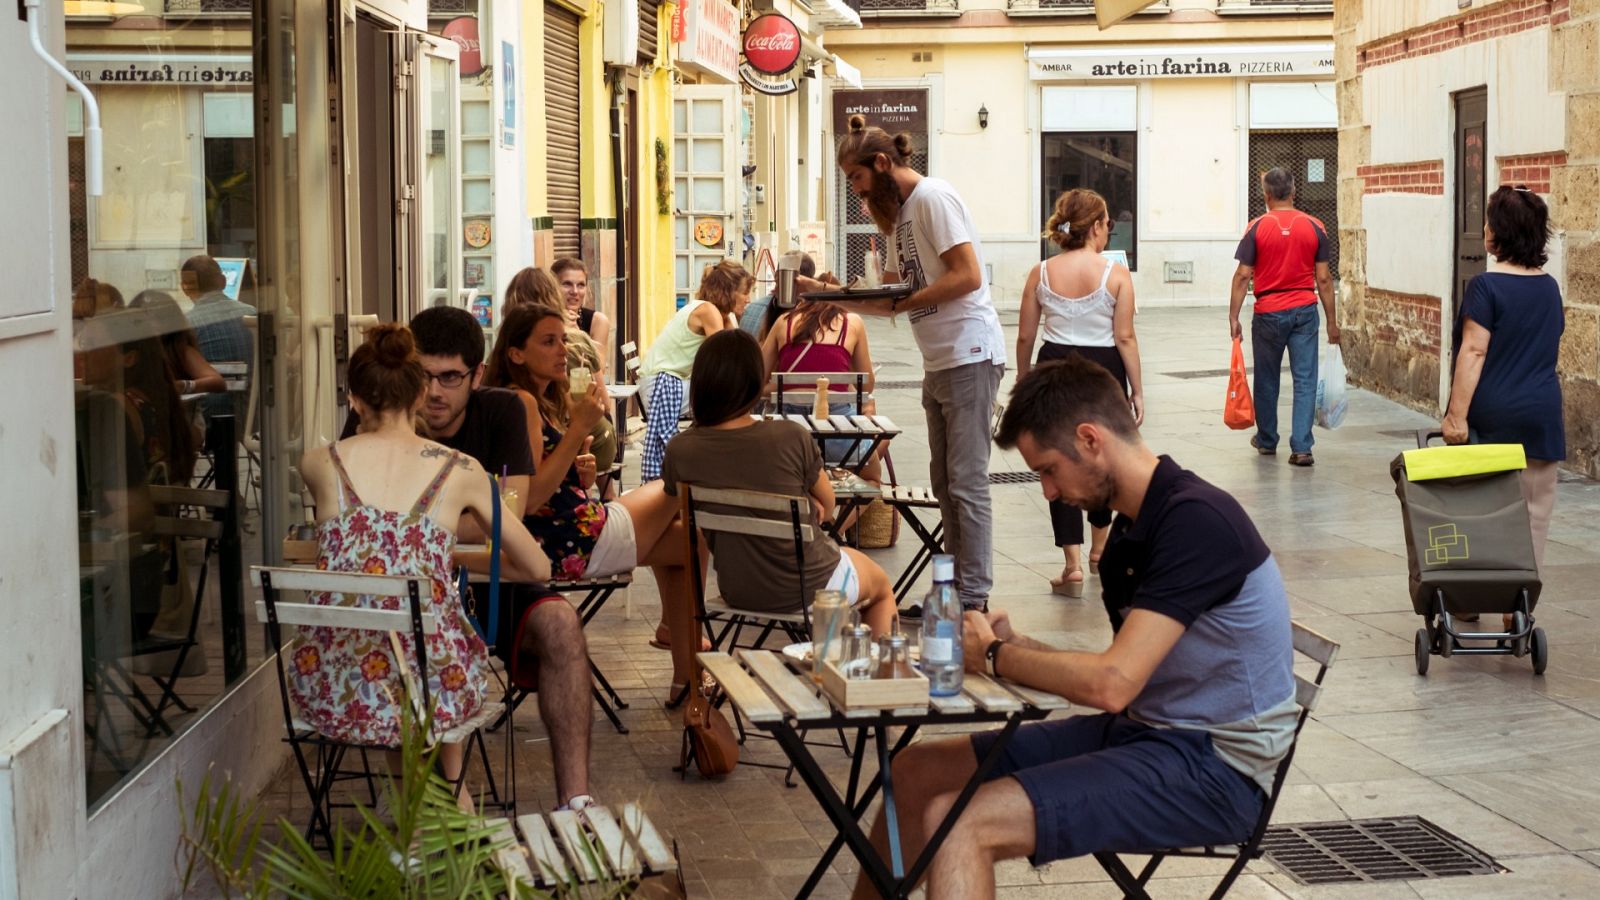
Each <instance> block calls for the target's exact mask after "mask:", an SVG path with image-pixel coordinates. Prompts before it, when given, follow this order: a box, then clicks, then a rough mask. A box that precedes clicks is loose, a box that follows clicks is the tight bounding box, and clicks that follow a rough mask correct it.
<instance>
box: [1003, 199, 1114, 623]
mask: <svg viewBox="0 0 1600 900" xmlns="http://www.w3.org/2000/svg"><path fill="white" fill-rule="evenodd" d="M1045 227H1046V229H1047V236H1048V237H1049V238H1050V240H1052V241H1054V242H1055V244H1056V246H1058V247H1060V248H1061V250H1062V252H1061V253H1059V254H1057V255H1056V256H1053V257H1051V258H1050V259H1047V260H1045V261H1044V262H1042V263H1040V264H1039V266H1038V268H1036V269H1034V270H1033V271H1032V272H1031V273H1029V275H1028V283H1027V284H1026V285H1024V286H1023V289H1022V320H1021V323H1020V324H1019V325H1018V327H1017V380H1018V381H1020V380H1022V378H1023V377H1025V376H1026V375H1027V374H1028V370H1029V368H1030V365H1029V359H1030V358H1032V356H1033V343H1034V339H1035V338H1036V337H1037V336H1038V333H1039V330H1040V326H1041V325H1042V326H1043V331H1044V345H1043V346H1042V347H1040V348H1039V357H1038V361H1037V362H1038V363H1045V362H1049V361H1050V360H1054V359H1062V358H1064V357H1066V356H1070V355H1073V354H1077V355H1079V356H1083V357H1085V358H1086V359H1089V360H1091V361H1093V362H1096V363H1099V364H1100V365H1101V366H1104V367H1105V369H1106V371H1108V372H1110V373H1111V375H1112V377H1114V378H1116V379H1117V380H1118V381H1120V382H1122V385H1123V389H1124V390H1126V391H1127V392H1128V402H1129V404H1130V406H1131V407H1132V410H1133V418H1134V421H1135V422H1137V423H1141V424H1142V423H1143V422H1144V384H1143V379H1142V377H1141V374H1140V370H1139V340H1138V338H1137V337H1136V336H1135V335H1134V333H1133V279H1132V276H1130V275H1129V274H1128V270H1127V268H1126V267H1124V266H1121V265H1118V264H1117V263H1115V262H1112V261H1111V260H1108V259H1106V258H1105V257H1104V256H1102V255H1101V251H1103V250H1104V249H1105V247H1106V242H1107V240H1108V239H1109V238H1110V236H1111V230H1112V228H1113V227H1114V223H1113V222H1112V221H1111V218H1110V216H1109V214H1108V212H1107V209H1106V201H1105V199H1104V198H1102V197H1101V196H1100V195H1099V194H1097V193H1095V192H1094V191H1090V190H1083V189H1078V190H1071V191H1067V192H1066V193H1064V194H1062V195H1061V196H1060V197H1058V198H1057V199H1056V206H1055V211H1054V212H1053V213H1052V214H1051V216H1050V221H1049V222H1047V223H1046V225H1045ZM1050 523H1051V525H1052V527H1053V529H1054V531H1055V540H1056V546H1058V547H1060V548H1061V550H1062V553H1063V555H1064V556H1065V564H1064V566H1063V567H1062V570H1061V577H1059V578H1052V579H1050V587H1051V590H1052V591H1053V592H1055V593H1057V594H1062V595H1065V596H1069V597H1082V596H1083V579H1084V573H1083V566H1082V564H1081V562H1080V555H1079V548H1080V547H1081V546H1082V544H1083V512H1082V510H1079V509H1078V508H1077V507H1075V506H1071V505H1069V504H1066V503H1062V502H1061V501H1059V500H1052V501H1050ZM1089 524H1090V525H1091V526H1093V535H1094V536H1093V544H1092V545H1091V546H1090V549H1089V565H1090V566H1091V567H1093V566H1095V565H1096V564H1097V563H1099V561H1100V551H1101V550H1102V549H1103V548H1104V547H1105V543H1106V535H1107V533H1108V532H1109V531H1110V525H1111V513H1110V510H1091V511H1090V512H1089Z"/></svg>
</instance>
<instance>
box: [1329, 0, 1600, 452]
mask: <svg viewBox="0 0 1600 900" xmlns="http://www.w3.org/2000/svg"><path fill="white" fill-rule="evenodd" d="M1334 38H1335V69H1336V73H1337V79H1338V99H1339V240H1340V247H1341V258H1342V261H1343V265H1342V272H1341V275H1342V278H1341V284H1340V291H1341V294H1342V312H1341V320H1342V322H1341V325H1342V328H1343V331H1344V335H1345V336H1344V349H1345V356H1346V360H1347V362H1348V364H1349V366H1350V370H1351V374H1352V377H1353V378H1354V379H1355V381H1356V382H1357V383H1358V384H1360V385H1362V386H1364V387H1368V388H1371V389H1373V390H1375V391H1378V392H1380V393H1383V394H1385V395H1388V396H1391V397H1395V398H1397V399H1400V400H1402V401H1404V402H1407V403H1409V404H1411V405H1413V406H1415V407H1417V408H1418V409H1424V410H1427V411H1429V412H1437V411H1440V410H1441V409H1442V408H1443V406H1444V404H1445V402H1446V400H1447V399H1448V394H1449V378H1450V371H1451V346H1450V326H1451V323H1452V322H1453V321H1454V317H1455V311H1456V309H1457V306H1458V303H1459V298H1460V291H1461V289H1462V286H1463V285H1464V284H1465V283H1466V281H1467V280H1468V279H1469V278H1470V277H1471V276H1472V275H1474V274H1476V273H1477V272H1479V271H1482V269H1483V266H1484V264H1485V259H1484V256H1485V254H1484V251H1483V249H1482V243H1481V241H1482V237H1481V234H1482V217H1483V212H1482V210H1483V202H1484V198H1486V197H1487V195H1488V194H1489V193H1490V192H1492V191H1494V190H1495V188H1497V187H1499V186H1500V185H1501V184H1515V185H1527V186H1528V187H1529V188H1531V189H1533V190H1535V191H1537V192H1538V193H1540V194H1541V195H1542V196H1543V197H1544V198H1545V200H1546V201H1547V202H1548V203H1549V204H1550V208H1551V215H1552V225H1553V228H1554V231H1555V235H1554V238H1553V240H1552V242H1551V246H1550V262H1549V265H1548V266H1547V270H1548V271H1549V272H1550V273H1551V274H1552V275H1554V276H1555V277H1556V279H1557V280H1558V281H1559V282H1560V283H1561V286H1562V294H1563V297H1564V298H1565V300H1566V333H1565V336H1564V337H1563V339H1562V345H1561V357H1560V365H1559V369H1560V373H1561V375H1562V381H1563V390H1564V396H1565V404H1566V427H1567V439H1568V454H1569V458H1568V465H1569V466H1570V467H1572V468H1574V469H1577V470H1579V471H1582V472H1585V473H1587V474H1589V475H1591V476H1600V351H1597V335H1600V0H1407V2H1405V3H1395V2H1393V0H1337V2H1336V4H1335V13H1334Z"/></svg>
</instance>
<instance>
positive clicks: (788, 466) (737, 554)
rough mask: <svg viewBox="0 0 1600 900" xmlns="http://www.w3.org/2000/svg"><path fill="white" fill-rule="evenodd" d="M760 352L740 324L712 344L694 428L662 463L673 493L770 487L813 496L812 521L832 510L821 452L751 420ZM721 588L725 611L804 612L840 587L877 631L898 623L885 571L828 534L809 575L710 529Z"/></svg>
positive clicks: (779, 424)
mask: <svg viewBox="0 0 1600 900" xmlns="http://www.w3.org/2000/svg"><path fill="white" fill-rule="evenodd" d="M764 375H765V371H764V369H763V366H762V362H761V348H760V347H759V346H757V345H756V342H755V339H754V338H752V337H751V336H750V335H748V334H746V333H745V332H743V331H741V330H739V329H737V328H735V329H732V330H730V331H725V332H721V333H718V334H715V335H713V336H711V337H710V338H708V339H706V342H705V344H704V345H703V346H702V347H701V348H700V352H699V354H698V355H696V356H695V361H694V370H693V377H692V378H690V380H689V385H690V394H689V404H690V407H691V409H692V410H693V412H694V422H695V424H694V427H693V428H690V429H689V430H687V431H685V432H683V433H682V434H680V435H678V436H677V437H675V438H673V439H672V443H671V444H670V445H668V447H667V455H666V460H665V462H664V463H663V465H662V478H663V479H664V481H665V487H666V491H667V493H668V494H672V495H676V494H677V490H678V483H679V482H688V483H690V484H693V485H696V486H701V487H715V488H735V489H740V490H750V491H765V492H768V493H775V494H788V495H790V496H796V495H798V496H803V497H809V498H810V499H811V504H812V510H813V512H814V513H815V516H816V521H818V522H821V521H825V520H826V519H827V518H828V517H829V516H830V515H831V514H832V510H833V486H832V484H831V483H830V482H829V481H828V475H827V472H825V471H824V470H823V467H822V453H821V451H820V450H818V449H817V442H816V440H815V439H813V438H812V436H811V433H810V432H809V431H807V430H806V429H805V428H804V427H802V426H800V425H797V424H795V423H794V422H789V421H783V420H779V421H764V420H758V419H753V418H751V417H750V410H751V409H753V408H755V404H756V401H757V400H758V399H760V397H761V388H762V385H763V383H764V381H765V378H764ZM706 543H707V544H709V545H710V547H711V558H712V561H713V565H715V566H716V568H717V584H718V586H719V587H720V588H721V589H722V595H723V597H724V598H725V599H726V600H727V602H728V605H729V606H732V607H734V608H737V609H747V610H751V611H753V612H799V611H800V609H801V608H802V606H801V605H802V603H807V604H808V603H810V600H811V596H812V595H813V594H814V593H815V592H816V591H819V590H824V589H827V590H837V591H842V592H843V593H844V595H845V597H846V599H847V600H848V601H849V602H850V603H851V605H853V606H855V607H856V608H858V609H859V610H860V611H861V619H862V621H864V622H866V623H867V625H869V626H870V627H871V628H872V632H873V634H885V633H887V632H888V631H889V629H890V628H891V627H892V626H893V624H894V617H895V601H894V591H893V589H892V588H891V587H890V585H889V576H888V575H886V574H884V571H883V568H882V567H880V566H879V565H878V564H877V563H875V562H873V561H872V560H871V559H870V558H868V557H867V556H866V555H865V554H863V553H861V552H860V551H858V550H856V549H854V548H851V547H840V546H839V545H838V544H836V543H834V541H833V539H832V538H830V537H828V536H827V535H818V537H817V538H816V540H813V541H811V542H810V543H808V544H806V545H805V566H804V572H803V573H802V572H796V571H795V564H794V563H795V560H794V551H793V548H792V546H790V545H789V544H788V543H787V542H780V541H774V540H771V539H770V538H755V539H752V538H748V537H745V536H744V535H740V534H727V533H721V534H719V533H708V534H707V535H706Z"/></svg>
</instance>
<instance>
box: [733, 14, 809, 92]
mask: <svg viewBox="0 0 1600 900" xmlns="http://www.w3.org/2000/svg"><path fill="white" fill-rule="evenodd" d="M743 45H744V62H742V63H740V64H739V77H740V78H742V79H744V83H745V84H748V85H750V87H752V88H754V89H755V90H757V91H760V92H761V93H763V94H768V95H771V96H780V95H783V94H792V93H794V92H795V91H797V90H799V89H800V83H799V82H798V81H797V80H796V79H795V78H794V76H793V75H792V74H791V73H792V72H793V71H794V67H795V64H796V63H798V62H799V61H800V29H799V28H798V27H796V25H795V24H794V22H793V20H791V19H790V18H789V17H788V16H786V15H783V14H782V13H766V14H764V15H760V16H757V17H755V18H754V19H752V20H750V24H749V25H747V26H745V29H744V40H743Z"/></svg>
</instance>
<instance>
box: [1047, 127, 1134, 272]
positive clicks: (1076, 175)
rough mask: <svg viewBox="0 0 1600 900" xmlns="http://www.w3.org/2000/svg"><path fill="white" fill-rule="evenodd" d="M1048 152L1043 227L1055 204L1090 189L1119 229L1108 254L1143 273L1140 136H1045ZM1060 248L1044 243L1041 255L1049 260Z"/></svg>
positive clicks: (1102, 133)
mask: <svg viewBox="0 0 1600 900" xmlns="http://www.w3.org/2000/svg"><path fill="white" fill-rule="evenodd" d="M1042 148H1043V155H1044V161H1043V167H1042V168H1043V176H1044V181H1043V187H1044V189H1043V191H1041V194H1042V196H1041V200H1042V207H1041V211H1040V212H1041V214H1040V217H1039V223H1040V225H1041V227H1042V226H1043V224H1044V222H1046V221H1047V220H1048V219H1049V218H1050V212H1051V210H1052V209H1053V208H1054V207H1055V202H1056V198H1057V197H1059V196H1061V194H1062V193H1063V192H1065V191H1070V190H1073V189H1075V188H1088V189H1090V190H1093V191H1097V192H1099V194H1100V196H1102V197H1104V198H1106V206H1107V207H1108V208H1109V212H1110V216H1111V221H1112V222H1113V223H1114V225H1115V228H1114V229H1113V230H1112V232H1111V240H1110V242H1109V243H1107V244H1106V250H1107V251H1117V250H1120V251H1122V252H1123V253H1126V254H1127V256H1128V268H1129V269H1130V270H1133V271H1138V268H1139V258H1138V251H1139V240H1138V237H1139V230H1138V228H1139V222H1138V210H1139V202H1138V198H1139V195H1138V186H1139V184H1138V182H1139V179H1138V171H1139V167H1138V162H1139V150H1138V148H1139V141H1138V133H1137V132H1134V131H1079V132H1068V133H1046V134H1045V135H1044V137H1043V141H1042ZM1055 250H1056V245H1055V244H1053V243H1051V242H1050V241H1048V240H1046V241H1042V242H1041V253H1042V255H1044V256H1049V255H1050V254H1051V253H1053V252H1055Z"/></svg>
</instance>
